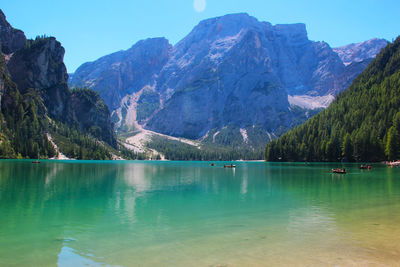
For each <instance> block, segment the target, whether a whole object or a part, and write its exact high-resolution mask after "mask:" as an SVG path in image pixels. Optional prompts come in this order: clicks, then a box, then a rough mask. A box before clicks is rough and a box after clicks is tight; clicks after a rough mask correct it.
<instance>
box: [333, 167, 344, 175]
mask: <svg viewBox="0 0 400 267" xmlns="http://www.w3.org/2000/svg"><path fill="white" fill-rule="evenodd" d="M332 173H341V174H345V173H346V169H345V168H343V169H341V168H336V169H332Z"/></svg>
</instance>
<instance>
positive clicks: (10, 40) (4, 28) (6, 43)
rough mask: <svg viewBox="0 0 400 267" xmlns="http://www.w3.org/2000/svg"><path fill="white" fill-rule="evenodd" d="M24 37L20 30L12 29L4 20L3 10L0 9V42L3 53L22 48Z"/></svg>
mask: <svg viewBox="0 0 400 267" xmlns="http://www.w3.org/2000/svg"><path fill="white" fill-rule="evenodd" d="M25 41H26V37H25V34H24V33H23V32H22V31H21V30H17V29H14V28H13V27H11V25H10V24H9V23H8V21H7V20H6V16H5V15H4V13H3V11H1V10H0V43H1V52H2V53H3V54H11V53H14V52H15V51H17V50H18V49H20V48H22V47H23V46H24V44H25Z"/></svg>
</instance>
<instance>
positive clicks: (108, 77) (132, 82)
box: [70, 38, 171, 110]
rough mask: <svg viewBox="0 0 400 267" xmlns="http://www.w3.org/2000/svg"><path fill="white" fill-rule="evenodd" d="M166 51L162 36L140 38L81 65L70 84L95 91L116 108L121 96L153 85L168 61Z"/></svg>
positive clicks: (165, 41) (167, 51) (165, 42)
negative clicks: (125, 46) (140, 39)
mask: <svg viewBox="0 0 400 267" xmlns="http://www.w3.org/2000/svg"><path fill="white" fill-rule="evenodd" d="M170 50H171V45H170V44H169V42H168V40H167V39H165V38H153V39H147V40H143V41H140V42H138V43H137V44H135V45H134V46H132V47H131V48H130V49H128V50H126V51H120V52H116V53H114V54H111V55H108V56H105V57H102V58H100V59H98V60H96V61H94V62H89V63H85V64H83V65H82V66H80V67H79V70H78V71H76V72H75V74H74V75H73V76H72V78H71V80H70V83H71V84H72V85H73V86H78V87H90V88H92V89H94V90H96V91H98V92H99V93H100V95H101V96H102V98H103V99H104V101H105V102H106V104H107V105H108V106H109V107H110V109H112V110H114V109H116V108H118V107H120V105H121V100H122V98H123V97H124V96H126V95H130V94H132V93H134V92H137V91H138V90H140V89H141V88H143V87H144V86H146V85H150V86H153V85H154V84H155V82H156V80H157V75H158V74H159V73H160V70H161V68H162V67H163V66H164V65H165V64H166V62H167V61H168V58H169V53H170Z"/></svg>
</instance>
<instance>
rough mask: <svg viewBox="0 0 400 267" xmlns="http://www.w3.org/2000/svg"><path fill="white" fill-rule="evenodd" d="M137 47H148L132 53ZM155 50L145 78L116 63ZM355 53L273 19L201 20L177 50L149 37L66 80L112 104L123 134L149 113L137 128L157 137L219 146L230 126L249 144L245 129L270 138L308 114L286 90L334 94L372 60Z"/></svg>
mask: <svg viewBox="0 0 400 267" xmlns="http://www.w3.org/2000/svg"><path fill="white" fill-rule="evenodd" d="M160 40H163V42H161V41H160ZM160 43H162V45H161V46H160ZM140 44H141V45H143V44H146V46H147V47H145V48H144V47H143V46H140V50H139V49H136V47H137V46H139V45H140ZM153 50H157V51H160V52H159V53H158V54H159V56H158V61H156V62H154V60H152V57H149V60H145V63H144V66H145V69H147V74H148V77H151V78H148V77H147V78H146V77H144V76H143V75H139V74H137V70H136V69H131V70H130V71H128V72H125V71H126V70H127V69H123V68H121V67H120V66H121V65H123V66H124V65H131V66H133V65H134V63H136V64H137V65H139V64H138V63H139V62H143V57H140V55H144V54H145V53H146V52H147V53H149V52H148V51H153ZM376 50H379V48H376ZM135 51H141V52H140V53H136V54H135ZM341 51H345V48H343V49H342V50H341ZM354 51H355V50H354V49H353V53H355V52H354ZM349 53H350V54H351V53H352V52H351V51H350V52H349ZM372 54H373V53H372ZM131 55H132V56H131ZM363 55H365V56H370V55H371V54H369V53H364V54H363ZM361 56H362V55H361ZM361 56H360V57H361ZM360 57H358V58H357V62H354V63H353V64H351V63H350V64H345V62H343V60H342V59H341V58H340V56H339V55H338V53H337V52H335V51H334V50H333V49H332V48H331V47H330V46H329V45H328V44H327V43H325V42H313V41H310V40H309V39H308V37H307V32H306V28H305V25H304V24H291V25H272V24H270V23H268V22H259V21H258V20H257V19H255V18H253V17H251V16H249V15H247V14H232V15H226V16H223V17H217V18H212V19H208V20H205V21H202V22H200V23H199V25H197V26H196V27H195V28H194V29H193V30H192V31H191V32H190V33H189V34H188V35H187V36H186V37H185V38H184V39H182V40H181V41H180V42H178V43H177V44H176V45H175V46H173V47H172V46H171V45H169V44H167V41H166V40H165V39H148V40H145V41H142V42H140V43H138V44H137V45H134V46H133V47H132V48H131V49H129V50H127V51H123V52H117V53H115V54H112V55H110V56H106V57H103V58H101V59H99V60H97V61H94V62H92V63H85V64H84V65H82V66H81V67H80V68H78V70H77V71H76V72H75V74H74V75H73V77H72V79H71V81H70V83H71V84H72V85H79V86H83V85H84V86H88V87H91V88H93V89H94V90H97V91H99V93H100V95H101V96H102V97H103V99H104V100H105V102H106V104H107V105H108V106H109V107H111V108H112V109H115V111H114V119H115V121H116V122H117V126H118V128H119V130H121V129H122V130H126V129H132V127H130V126H132V125H133V124H134V121H135V120H136V119H137V117H136V115H137V114H136V113H137V112H138V111H140V110H146V112H144V113H145V114H146V115H147V117H145V118H141V120H140V121H139V122H140V124H141V125H142V126H143V127H145V128H147V129H150V130H154V131H156V132H160V133H163V134H168V135H172V136H180V137H187V138H192V139H198V138H203V140H206V141H207V140H208V141H210V142H216V141H218V136H220V135H221V133H222V132H223V131H227V129H228V130H229V131H231V132H234V133H235V134H236V135H238V136H240V137H243V140H242V141H244V142H245V141H246V140H247V141H249V140H250V142H251V140H253V139H255V138H249V135H248V133H249V132H251V131H254V130H252V129H256V130H257V132H259V133H261V135H262V136H264V140H265V142H266V141H268V140H269V139H272V138H274V136H278V135H280V134H282V133H283V132H285V131H286V130H287V129H290V128H292V127H293V126H294V125H296V124H298V123H300V122H302V121H305V120H306V119H307V118H308V116H307V114H308V113H307V111H305V110H299V109H294V108H293V107H292V106H291V103H290V102H289V101H288V98H289V96H298V95H300V96H304V95H306V96H309V97H311V98H313V97H320V96H331V99H333V96H335V95H336V94H337V93H339V92H341V91H343V90H344V89H345V88H346V87H347V86H348V85H349V84H350V82H351V81H352V79H353V78H354V77H356V76H357V75H358V74H359V73H360V72H361V71H362V70H363V68H364V67H365V66H366V65H367V63H368V62H369V61H368V60H370V59H369V58H365V60H364V61H363V60H362V61H361V62H359V59H360ZM346 63H347V62H346ZM137 65H136V66H137ZM110 73H113V75H111V77H112V78H111V79H107V77H110ZM113 77H118V82H114V83H113V82H111V80H113V79H114V78H113ZM105 80H106V81H107V85H106V86H105V85H104V81H105ZM133 80H134V81H135V83H133V82H132V81H133ZM127 88H129V89H127ZM143 92H145V94H144V95H146V96H148V95H149V94H152V99H153V100H152V102H149V101H141V100H143V98H142V94H143ZM110 94H113V95H117V96H118V97H117V98H112V97H110ZM124 94H125V96H124ZM119 98H120V99H121V101H120V104H119V105H118V101H115V100H116V99H119ZM331 99H330V101H331ZM143 103H145V104H143ZM292 104H293V103H292ZM141 114H143V112H142V113H141ZM246 137H247V139H246ZM228 143H229V142H228Z"/></svg>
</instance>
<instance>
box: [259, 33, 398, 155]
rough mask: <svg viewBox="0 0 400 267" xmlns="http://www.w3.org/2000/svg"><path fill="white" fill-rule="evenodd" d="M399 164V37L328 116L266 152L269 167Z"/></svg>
mask: <svg viewBox="0 0 400 267" xmlns="http://www.w3.org/2000/svg"><path fill="white" fill-rule="evenodd" d="M399 158H400V37H398V38H397V39H396V40H395V41H394V42H393V43H392V44H389V45H388V46H387V47H386V48H384V49H383V50H382V51H381V52H380V54H378V55H377V57H376V59H374V60H373V61H372V62H371V63H370V65H369V66H368V67H367V68H366V69H365V70H364V72H363V73H362V74H361V75H360V76H358V77H357V78H356V79H355V80H354V81H353V83H352V85H351V86H350V87H349V88H348V89H347V90H346V91H344V92H343V93H341V94H340V95H338V96H337V98H336V99H335V101H334V102H333V103H332V104H331V105H330V106H329V107H328V108H327V109H326V110H324V111H322V112H321V113H319V114H318V115H316V116H314V117H313V118H311V119H309V120H308V121H307V122H306V123H304V124H303V125H300V126H297V127H295V128H294V129H293V130H291V131H289V132H287V133H285V134H284V135H282V136H281V137H280V138H278V139H277V140H274V141H272V142H270V143H269V144H268V145H267V147H266V149H265V160H267V161H341V160H344V161H364V162H365V161H384V160H394V159H399Z"/></svg>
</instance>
